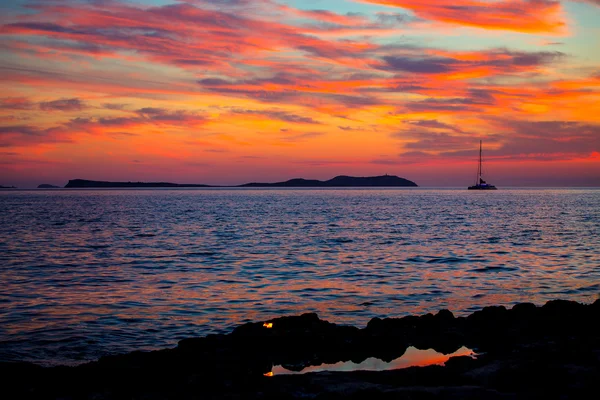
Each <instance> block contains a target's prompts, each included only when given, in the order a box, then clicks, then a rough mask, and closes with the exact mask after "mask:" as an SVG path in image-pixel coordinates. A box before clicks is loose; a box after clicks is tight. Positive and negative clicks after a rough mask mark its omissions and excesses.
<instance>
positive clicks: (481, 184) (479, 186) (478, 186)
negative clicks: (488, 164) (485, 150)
mask: <svg viewBox="0 0 600 400" xmlns="http://www.w3.org/2000/svg"><path fill="white" fill-rule="evenodd" d="M481 147H482V145H481V140H480V141H479V166H478V168H477V182H476V183H475V185H473V186H469V190H496V189H497V188H496V186H494V185H492V184H489V183H487V182H486V181H484V180H483V178H482V177H481V175H482V172H481Z"/></svg>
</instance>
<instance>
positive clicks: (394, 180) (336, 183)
mask: <svg viewBox="0 0 600 400" xmlns="http://www.w3.org/2000/svg"><path fill="white" fill-rule="evenodd" d="M417 186H418V185H417V184H416V183H415V182H413V181H410V180H408V179H405V178H400V177H398V176H394V175H381V176H369V177H354V176H345V175H340V176H336V177H335V178H332V179H329V180H327V181H319V180H316V179H303V178H295V179H290V180H287V181H285V182H275V183H259V182H251V183H245V184H242V185H232V186H216V185H203V184H182V183H170V182H106V181H93V180H87V179H72V180H70V181H69V182H68V183H67V185H66V186H65V188H185V187H257V188H258V187H417Z"/></svg>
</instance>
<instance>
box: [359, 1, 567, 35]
mask: <svg viewBox="0 0 600 400" xmlns="http://www.w3.org/2000/svg"><path fill="white" fill-rule="evenodd" d="M359 1H364V2H368V3H375V4H382V5H386V6H393V7H401V8H405V9H408V10H411V11H412V12H414V13H415V14H416V15H417V16H419V17H421V18H425V19H430V20H435V21H442V22H447V23H452V24H458V25H463V26H472V27H477V28H484V29H497V30H508V31H516V32H524V33H560V32H561V31H562V30H563V29H564V28H565V26H566V23H565V21H564V20H563V18H562V8H561V4H560V2H559V1H556V0H497V1H492V2H490V1H481V0H457V1H430V0H359Z"/></svg>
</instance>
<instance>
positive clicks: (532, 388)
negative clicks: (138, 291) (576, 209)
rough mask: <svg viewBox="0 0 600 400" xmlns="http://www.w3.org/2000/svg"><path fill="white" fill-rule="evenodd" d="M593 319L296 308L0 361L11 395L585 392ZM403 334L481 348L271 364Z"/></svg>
mask: <svg viewBox="0 0 600 400" xmlns="http://www.w3.org/2000/svg"><path fill="white" fill-rule="evenodd" d="M597 320H600V300H596V302H594V303H593V304H580V303H576V302H572V301H565V300H554V301H550V302H548V303H546V304H545V305H543V306H541V307H537V306H535V305H534V304H531V303H522V304H518V305H515V306H514V307H512V308H511V309H506V308H505V307H503V306H496V307H486V308H484V309H482V310H481V311H477V312H474V313H473V314H471V315H469V316H468V317H458V318H457V317H454V315H453V314H452V313H451V312H450V311H448V310H442V311H439V312H438V313H437V314H435V315H433V314H426V315H423V316H409V317H404V318H387V319H379V318H374V319H372V320H371V321H370V322H369V323H368V325H367V326H366V327H365V328H363V329H359V328H356V327H352V326H341V325H336V324H332V323H329V322H327V321H323V320H320V319H319V318H318V316H317V315H316V314H303V315H301V316H293V317H281V318H276V319H272V320H269V321H260V322H256V323H248V324H245V325H241V326H239V327H238V328H236V329H235V330H234V331H233V332H232V333H230V334H227V335H209V336H207V337H203V338H195V339H186V340H182V341H181V342H179V344H178V345H177V347H175V348H173V349H166V350H158V351H152V352H132V353H129V354H125V355H118V356H109V357H103V358H101V359H100V360H98V361H95V362H92V363H88V364H84V365H80V366H77V367H52V368H42V367H39V366H36V365H34V364H28V363H0V373H1V374H2V376H3V378H4V379H3V381H4V382H5V383H4V385H3V386H4V389H5V391H6V390H8V393H10V394H11V396H9V398H20V399H22V398H39V399H197V398H200V399H204V398H206V399H222V398H223V399H311V398H316V399H325V398H334V399H337V398H339V399H341V398H351V399H363V398H364V399H370V400H372V399H396V398H409V399H476V398H485V399H531V398H544V399H548V398H557V399H558V398H585V397H586V396H585V394H586V393H588V392H589V391H590V390H592V391H595V388H596V386H597V383H598V378H600V340H599V339H600V331H599V330H598V329H596V328H595V326H596V321H597ZM409 346H414V347H416V348H418V349H434V350H436V351H438V352H440V353H443V354H451V353H453V352H455V351H456V350H458V349H459V348H461V347H462V346H466V347H468V348H470V349H474V350H475V351H476V352H477V353H478V355H477V357H476V358H472V357H468V356H460V357H453V358H451V359H450V360H449V361H447V362H446V363H445V365H444V366H439V365H432V366H426V367H410V368H404V369H398V370H390V371H379V372H373V371H355V372H318V373H307V374H302V375H276V376H268V375H269V372H271V370H272V368H273V366H274V365H282V366H285V367H286V368H287V369H289V370H296V371H299V370H302V369H303V368H305V367H308V366H314V365H320V364H323V363H327V364H332V363H336V362H339V361H348V360H352V361H354V362H356V363H359V362H361V361H363V360H365V359H367V358H369V357H375V358H379V359H381V360H384V361H391V360H393V359H396V358H398V357H400V356H402V355H403V354H404V352H405V351H406V349H407V348H408V347H409Z"/></svg>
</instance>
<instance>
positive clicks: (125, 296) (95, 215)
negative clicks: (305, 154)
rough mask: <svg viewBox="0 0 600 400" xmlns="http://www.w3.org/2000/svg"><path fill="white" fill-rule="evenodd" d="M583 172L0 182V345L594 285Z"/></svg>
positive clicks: (62, 354)
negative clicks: (324, 185)
mask: <svg viewBox="0 0 600 400" xmlns="http://www.w3.org/2000/svg"><path fill="white" fill-rule="evenodd" d="M598 221H600V190H594V189H585V190H584V189H576V190H575V189H572V190H571V189H569V190H566V189H565V190H501V191H497V192H495V193H472V191H471V192H469V191H467V190H464V189H461V190H434V189H420V188H417V189H408V190H406V189H398V190H385V189H382V190H379V189H371V190H354V189H352V190H337V189H336V190H81V191H61V190H57V191H51V192H50V191H10V192H0V282H2V285H0V360H32V361H37V362H40V361H41V362H46V363H56V362H60V363H70V364H73V363H78V362H83V361H86V360H91V359H95V358H97V357H98V356H100V355H103V354H108V353H123V352H127V351H131V350H133V349H156V348H164V347H169V346H174V345H175V344H176V342H177V341H178V340H180V339H183V338H187V337H196V336H203V335H206V334H208V333H219V332H220V333H224V332H228V331H230V330H231V329H232V328H233V327H235V326H237V325H239V324H241V323H243V322H246V321H266V320H269V319H271V318H275V317H278V316H282V315H298V314H301V313H304V312H316V313H318V314H319V316H320V317H321V318H322V319H326V320H328V321H331V322H336V323H342V324H349V325H355V326H359V327H364V326H365V325H366V324H367V322H368V321H369V319H370V318H372V317H375V316H380V317H382V316H388V317H401V316H405V315H408V314H422V313H426V312H437V311H438V310H439V309H441V308H448V309H450V310H451V311H452V312H454V313H455V314H457V315H465V314H468V313H470V312H472V311H474V310H476V309H479V308H481V307H483V306H486V305H494V304H504V305H507V306H510V305H511V304H513V303H516V302H520V301H532V302H534V303H536V304H542V303H544V302H546V301H547V300H551V299H555V298H566V299H571V300H577V301H584V302H592V301H594V300H595V298H596V296H597V294H598V292H600V284H599V282H600V269H599V268H598V265H600V242H599V241H598V237H600V224H598Z"/></svg>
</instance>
